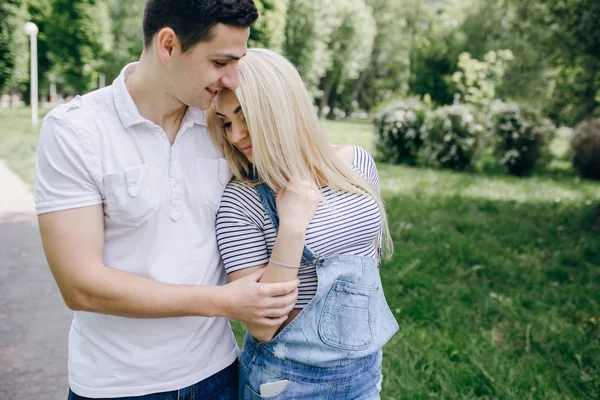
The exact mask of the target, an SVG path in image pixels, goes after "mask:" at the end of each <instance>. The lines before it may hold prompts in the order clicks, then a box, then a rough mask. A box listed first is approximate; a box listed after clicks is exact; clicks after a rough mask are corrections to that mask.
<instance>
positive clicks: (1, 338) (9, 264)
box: [0, 160, 72, 400]
mask: <svg viewBox="0 0 600 400" xmlns="http://www.w3.org/2000/svg"><path fill="white" fill-rule="evenodd" d="M71 318H72V313H71V311H70V310H69V309H68V308H67V307H66V306H65V304H64V303H63V301H62V298H61V297H60V293H59V291H58V288H57V286H56V283H55V282H54V279H53V278H52V275H51V273H50V270H49V269H48V265H47V264H46V259H45V258H44V252H43V250H42V244H41V241H40V237H39V233H38V227H37V219H36V216H35V211H34V206H33V198H32V195H31V191H30V189H29V188H28V187H27V186H26V185H25V184H24V183H23V182H22V181H21V180H20V179H19V178H18V177H17V176H16V175H15V174H14V173H13V172H12V171H10V170H9V169H8V167H7V166H6V164H4V163H3V162H2V161H1V160H0V400H13V399H14V400H30V399H31V400H66V398H67V386H68V382H67V337H68V332H69V327H70V324H71Z"/></svg>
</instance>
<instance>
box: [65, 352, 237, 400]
mask: <svg viewBox="0 0 600 400" xmlns="http://www.w3.org/2000/svg"><path fill="white" fill-rule="evenodd" d="M237 398H238V362H237V361H235V362H234V363H233V364H231V365H230V366H229V367H227V368H225V369H224V370H222V371H220V372H217V373H216V374H214V375H213V376H211V377H208V378H206V379H205V380H203V381H201V382H198V383H196V384H195V385H192V386H189V387H186V388H183V389H181V390H174V391H172V392H164V393H154V394H147V395H144V396H135V397H119V398H116V399H115V398H113V399H88V398H87V397H81V396H78V395H76V394H75V393H73V392H72V391H71V390H69V399H68V400H237Z"/></svg>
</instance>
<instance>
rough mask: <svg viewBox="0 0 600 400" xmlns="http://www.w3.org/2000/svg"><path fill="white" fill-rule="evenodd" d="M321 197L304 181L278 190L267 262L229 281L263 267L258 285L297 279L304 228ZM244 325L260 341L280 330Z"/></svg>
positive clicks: (232, 276) (292, 182) (233, 273)
mask: <svg viewBox="0 0 600 400" xmlns="http://www.w3.org/2000/svg"><path fill="white" fill-rule="evenodd" d="M321 197H322V195H321V193H320V192H319V191H318V190H316V188H314V187H313V186H312V185H310V184H309V183H308V182H307V181H303V180H299V179H292V180H290V185H289V186H288V188H287V189H285V190H281V191H280V192H279V193H278V195H277V198H276V200H275V201H276V204H277V213H278V215H279V222H280V226H279V231H278V234H277V238H276V239H275V244H274V246H273V251H272V253H271V258H270V260H269V262H268V263H267V264H265V265H261V266H257V267H252V268H245V269H243V270H238V271H235V272H232V273H230V274H229V278H230V279H231V280H232V281H234V280H236V279H240V278H242V277H244V276H247V275H249V274H251V273H253V272H255V271H256V270H258V269H262V268H265V272H264V274H263V275H262V277H261V279H260V282H263V283H272V282H287V281H291V280H294V279H296V277H297V275H298V268H299V267H300V261H301V259H302V251H303V249H304V241H305V237H306V229H307V228H308V225H309V224H310V221H312V218H313V216H314V214H315V211H316V209H317V206H318V205H319V201H320V200H321ZM279 264H285V265H286V266H285V267H284V266H281V265H279ZM246 326H247V328H248V331H249V332H250V334H251V335H252V336H254V337H255V338H256V339H258V340H260V341H268V340H271V339H272V338H273V336H274V335H275V333H276V332H277V330H278V329H279V326H274V327H265V326H259V325H252V324H246Z"/></svg>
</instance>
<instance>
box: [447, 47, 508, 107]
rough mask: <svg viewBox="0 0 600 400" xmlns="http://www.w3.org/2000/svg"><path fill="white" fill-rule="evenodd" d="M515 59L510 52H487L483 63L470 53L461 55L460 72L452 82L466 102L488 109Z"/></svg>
mask: <svg viewBox="0 0 600 400" xmlns="http://www.w3.org/2000/svg"><path fill="white" fill-rule="evenodd" d="M513 59H514V57H513V54H512V52H511V51H510V50H500V51H498V52H495V51H490V52H487V53H485V55H484V56H483V61H479V60H476V59H474V58H472V57H471V54H469V53H461V55H460V56H459V57H458V71H456V72H455V73H454V74H453V75H452V81H453V82H454V83H455V84H456V87H457V89H458V90H459V91H460V93H461V94H462V97H463V99H464V102H466V103H469V104H473V105H476V106H480V107H484V109H485V108H488V107H489V105H490V102H491V101H492V100H494V99H495V98H496V91H497V88H498V87H499V86H500V85H501V83H502V79H503V78H504V75H505V73H506V69H507V66H508V65H509V64H510V62H511V61H512V60H513Z"/></svg>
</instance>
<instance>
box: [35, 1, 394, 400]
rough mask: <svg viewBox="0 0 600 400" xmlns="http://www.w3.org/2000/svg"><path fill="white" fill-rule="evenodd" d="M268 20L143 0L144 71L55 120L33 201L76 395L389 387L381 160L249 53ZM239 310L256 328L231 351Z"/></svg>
mask: <svg viewBox="0 0 600 400" xmlns="http://www.w3.org/2000/svg"><path fill="white" fill-rule="evenodd" d="M257 16H258V15H257V11H256V8H255V6H254V4H253V2H252V1H251V0H235V1H234V0H221V1H201V0H194V1H192V0H188V1H173V0H148V1H147V3H146V8H145V11H144V24H143V27H144V42H145V47H144V51H143V53H142V56H141V59H140V61H139V63H135V64H130V65H128V66H126V67H125V68H124V69H123V71H122V73H121V75H120V76H119V77H118V78H117V79H116V80H115V81H114V83H113V85H112V86H110V87H107V88H104V89H101V90H98V91H95V92H92V93H89V94H87V95H85V96H83V97H78V98H76V99H74V100H73V101H72V102H70V103H68V104H65V105H63V106H60V107H57V108H56V109H54V110H53V111H52V112H50V113H49V114H48V116H47V117H46V118H45V119H44V123H43V125H42V129H41V132H40V139H39V144H38V151H37V157H36V175H37V176H36V183H35V201H36V208H37V212H38V214H39V224H40V231H41V235H42V241H43V244H44V250H45V252H46V257H47V259H48V263H49V265H50V268H51V270H52V273H53V274H54V277H55V279H56V281H57V283H58V286H59V288H60V291H61V293H62V295H63V298H64V300H65V302H66V303H67V305H68V306H69V307H70V308H72V309H73V310H74V311H75V313H74V319H73V323H72V326H71V330H70V334H69V358H68V362H69V384H70V389H71V390H70V392H69V398H70V399H86V398H127V399H134V398H135V399H146V400H150V399H165V400H166V399H207V400H208V399H214V400H217V399H237V398H240V399H262V398H266V399H306V398H312V399H321V398H330V399H359V398H360V399H376V398H379V390H380V381H381V370H380V368H381V348H382V346H383V345H384V344H385V342H386V341H387V340H389V338H390V337H391V336H392V335H393V333H394V332H395V331H396V330H397V328H398V327H397V324H396V322H395V320H394V318H393V316H392V315H391V313H390V311H389V308H388V307H387V305H386V303H385V298H384V296H383V293H382V289H381V282H380V278H379V273H378V265H379V258H380V257H381V254H382V252H381V247H382V246H381V245H382V244H384V245H386V246H389V243H390V240H389V233H388V230H387V225H386V220H385V212H384V209H383V205H382V202H381V200H380V198H379V194H378V185H379V182H378V177H377V171H376V169H375V164H374V162H373V160H372V158H371V157H370V156H369V155H368V154H367V153H366V152H365V151H364V150H362V149H360V148H357V147H346V146H342V147H335V148H333V147H330V146H329V145H328V144H327V143H326V141H325V139H324V137H323V135H322V134H321V132H320V127H319V122H318V120H317V117H316V115H315V111H314V109H313V107H312V103H311V99H310V97H309V95H308V93H307V91H306V89H305V87H304V86H303V84H302V81H301V79H300V77H299V75H298V73H297V72H296V70H295V69H294V67H293V66H292V65H291V64H290V63H289V62H288V61H287V60H285V58H284V57H282V56H280V55H277V54H275V53H273V52H271V51H268V50H259V49H250V50H247V47H246V46H247V39H248V35H249V28H248V27H249V26H250V25H251V24H252V23H253V22H254V21H255V20H256V18H257ZM232 174H233V179H232V180H231V181H230V179H231V176H232ZM223 265H224V268H223ZM225 272H227V274H228V276H229V283H227V279H226V275H225ZM301 311H302V312H301ZM228 318H229V319H233V320H238V321H242V322H243V323H245V325H246V326H247V328H248V334H247V335H246V338H245V341H244V346H243V349H242V352H241V355H240V356H239V359H238V348H237V345H236V343H235V340H234V337H233V334H232V332H231V328H230V326H229V323H228V321H227V319H228Z"/></svg>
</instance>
